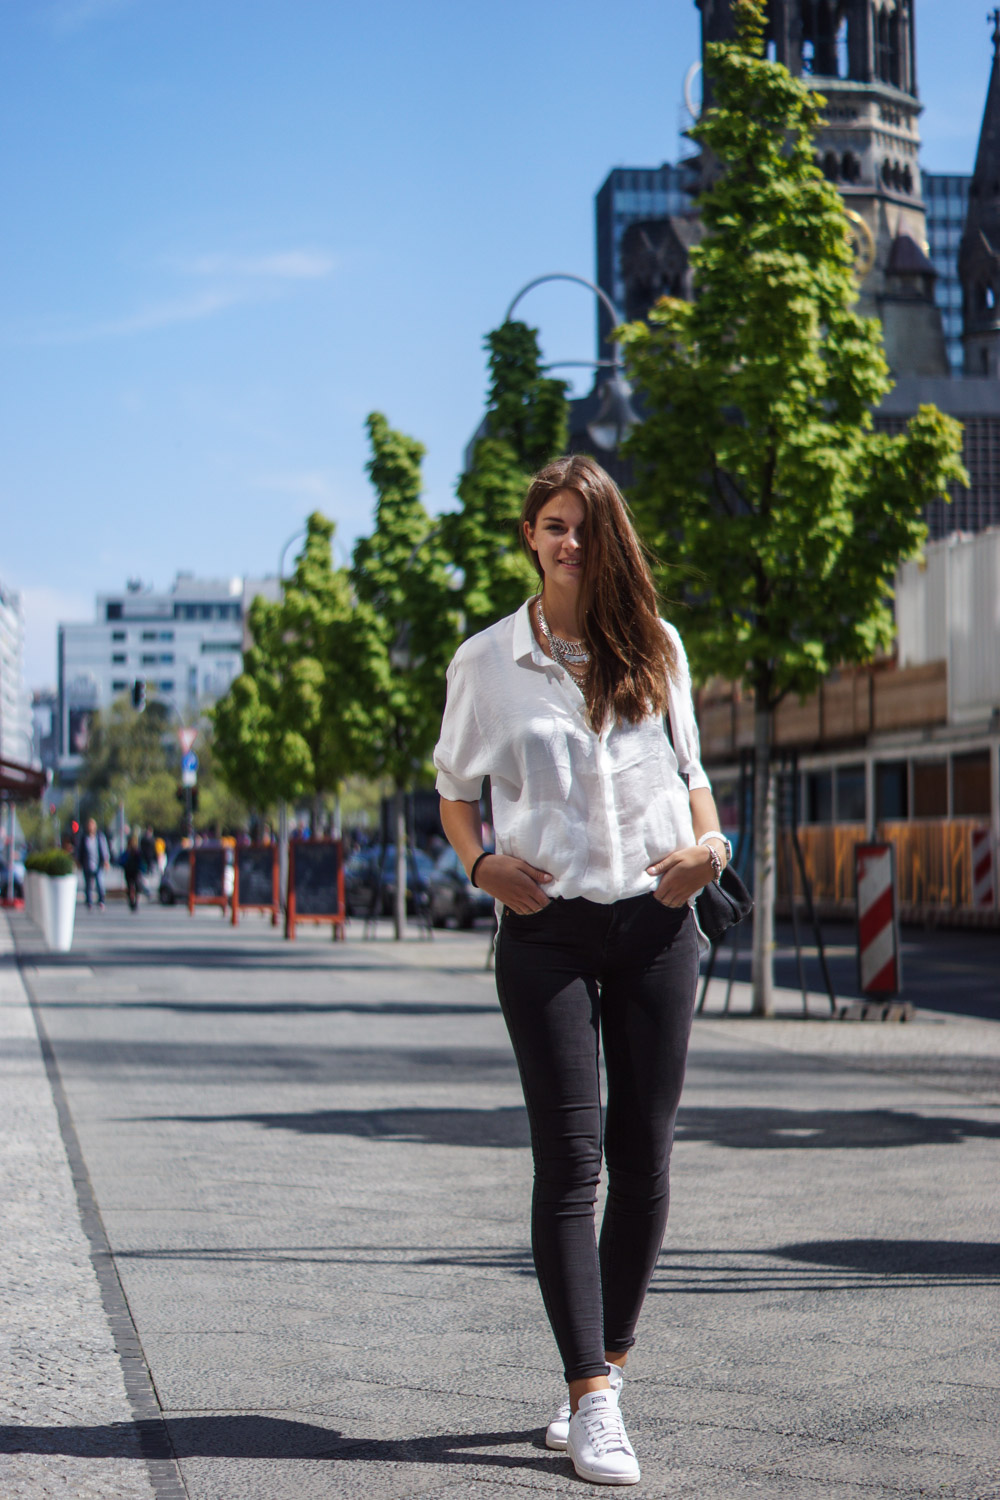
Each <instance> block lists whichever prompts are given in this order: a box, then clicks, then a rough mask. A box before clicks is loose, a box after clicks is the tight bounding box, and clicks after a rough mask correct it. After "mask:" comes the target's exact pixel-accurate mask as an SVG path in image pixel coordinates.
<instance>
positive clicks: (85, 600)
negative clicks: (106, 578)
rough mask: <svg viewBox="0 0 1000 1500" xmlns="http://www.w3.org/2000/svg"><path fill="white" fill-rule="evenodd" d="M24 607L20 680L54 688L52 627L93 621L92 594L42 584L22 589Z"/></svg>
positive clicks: (54, 646) (54, 629)
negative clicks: (71, 621) (22, 657)
mask: <svg viewBox="0 0 1000 1500" xmlns="http://www.w3.org/2000/svg"><path fill="white" fill-rule="evenodd" d="M20 593H21V602H22V604H23V606H24V681H25V685H26V686H27V688H28V690H29V692H30V690H31V689H32V688H41V687H55V685H56V626H57V625H60V624H62V623H63V622H64V621H69V620H92V619H93V618H94V599H93V595H89V594H83V593H80V592H78V591H76V590H72V589H54V588H50V587H48V586H47V585H45V584H42V585H39V586H38V587H36V588H32V587H28V588H22V589H21V591H20Z"/></svg>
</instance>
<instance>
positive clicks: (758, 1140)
mask: <svg viewBox="0 0 1000 1500" xmlns="http://www.w3.org/2000/svg"><path fill="white" fill-rule="evenodd" d="M378 1055H379V1054H376V1056H378ZM416 1060H417V1061H418V1062H419V1061H420V1060H421V1058H420V1054H417V1058H416ZM352 1076H354V1077H357V1076H358V1075H357V1073H356V1072H354V1073H353V1074H352ZM147 1118H149V1119H151V1120H153V1121H155V1122H160V1123H165V1122H167V1121H170V1122H176V1123H179V1124H191V1125H234V1124H235V1125H258V1126H260V1127H261V1128H262V1129H264V1130H290V1131H294V1132H295V1133H296V1134H298V1135H343V1136H354V1137H358V1138H361V1139H366V1140H375V1141H387V1142H400V1141H409V1142H413V1143H415V1144H419V1145H425V1146H500V1147H507V1148H515V1147H525V1146H528V1145H529V1144H530V1138H529V1134H528V1121H527V1116H526V1114H525V1112H524V1109H523V1107H522V1106H521V1105H507V1106H503V1107H500V1108H497V1109H434V1108H416V1109H314V1110H305V1111H302V1112H298V1113H284V1112H281V1113H278V1112H276V1113H273V1114H270V1113H267V1114H265V1113H260V1114H238V1115H159V1116H153V1117H147ZM677 1137H678V1139H679V1140H680V1141H681V1142H684V1141H710V1142H711V1143H712V1144H713V1145H716V1146H726V1147H732V1148H735V1149H739V1150H742V1151H777V1150H793V1151H806V1150H808V1151H857V1150H865V1149H868V1150H877V1149H884V1148H886V1147H892V1148H899V1147H904V1146H955V1145H960V1144H961V1142H962V1141H966V1140H973V1139H986V1140H1000V1123H995V1124H994V1123H989V1122H986V1121H983V1120H977V1119H974V1118H969V1119H966V1118H963V1117H962V1116H948V1115H927V1116H925V1115H918V1114H912V1113H907V1112H906V1111H903V1110H897V1111H893V1110H826V1109H824V1110H795V1109H753V1108H732V1109H705V1108H692V1109H683V1108H682V1110H681V1114H680V1116H679V1117H678V1121H677Z"/></svg>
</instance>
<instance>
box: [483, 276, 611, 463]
mask: <svg viewBox="0 0 1000 1500" xmlns="http://www.w3.org/2000/svg"><path fill="white" fill-rule="evenodd" d="M547 281H572V282H575V283H576V285H577V286H582V287H586V288H587V290H588V291H590V292H593V293H594V296H595V297H596V298H597V299H598V301H599V302H600V303H601V305H602V306H603V307H604V308H605V309H606V310H607V312H608V313H609V314H610V316H611V321H612V324H613V325H614V326H617V325H618V324H619V323H620V322H621V321H622V318H621V314H620V313H619V311H618V309H617V308H616V307H615V304H614V303H613V302H612V300H611V298H610V297H609V296H608V294H607V292H606V291H605V290H604V288H603V287H599V286H598V285H597V283H596V282H595V281H588V280H587V278H586V277H585V276H575V275H573V274H572V273H571V272H569V271H549V272H547V273H546V275H544V276H536V277H535V279H534V281H529V282H528V283H527V285H526V286H523V287H522V288H521V290H520V291H519V292H518V293H517V295H516V297H515V298H514V300H513V301H512V302H511V304H510V306H509V307H508V309H507V311H506V313H505V315H504V322H505V323H509V322H510V320H511V315H512V314H513V312H514V309H515V308H516V307H517V304H518V303H519V302H520V300H521V298H522V297H525V296H527V294H528V292H530V291H533V290H534V288H535V287H536V286H542V285H543V284H544V283H545V282H547ZM571 365H579V366H580V367H582V368H584V369H589V370H610V372H611V373H610V374H609V376H608V377H607V379H606V380H604V381H603V382H602V383H601V387H600V396H601V399H600V405H599V406H598V409H597V413H596V415H595V416H594V418H593V420H592V421H590V422H588V423H587V432H588V433H589V434H590V436H591V438H592V439H593V441H594V442H595V443H596V445H597V447H598V448H603V449H605V450H606V451H610V450H611V449H614V448H617V446H618V444H619V443H620V442H621V441H622V439H623V438H625V437H627V435H628V432H629V429H630V428H632V427H634V426H635V425H636V423H637V422H638V420H639V419H638V417H637V416H636V414H635V411H634V410H633V408H632V401H631V396H632V387H631V386H630V385H629V383H628V381H627V380H626V378H625V367H624V364H623V363H622V356H621V350H620V349H619V348H618V345H617V344H616V345H615V346H614V353H613V355H612V357H611V358H610V359H557V360H553V362H552V363H551V364H549V365H547V366H546V369H550V370H551V369H556V368H560V369H561V368H568V367H569V366H571Z"/></svg>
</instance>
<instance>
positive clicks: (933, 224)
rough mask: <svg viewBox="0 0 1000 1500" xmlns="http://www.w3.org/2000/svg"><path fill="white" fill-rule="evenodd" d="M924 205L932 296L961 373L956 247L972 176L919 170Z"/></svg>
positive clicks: (956, 370) (953, 366) (953, 368)
mask: <svg viewBox="0 0 1000 1500" xmlns="http://www.w3.org/2000/svg"><path fill="white" fill-rule="evenodd" d="M921 178H922V182H923V189H924V202H925V203H926V205H927V248H928V254H929V255H930V258H931V260H932V262H933V263H934V269H935V270H936V271H937V273H938V274H937V282H936V283H935V287H934V299H935V301H936V302H937V305H938V307H939V308H940V309H941V321H942V322H943V323H944V337H945V343H946V344H947V346H948V359H949V361H950V363H951V372H952V374H953V375H961V374H962V369H963V354H962V284H961V282H960V281H959V279H958V247H959V245H960V244H961V240H962V233H963V231H964V229H965V215H966V212H967V211H968V207H969V184H970V182H971V181H972V177H971V175H970V174H968V173H961V172H922V173H921Z"/></svg>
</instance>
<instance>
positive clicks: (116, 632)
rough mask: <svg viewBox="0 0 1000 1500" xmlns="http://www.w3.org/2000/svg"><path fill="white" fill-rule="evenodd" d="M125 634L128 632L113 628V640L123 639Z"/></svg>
mask: <svg viewBox="0 0 1000 1500" xmlns="http://www.w3.org/2000/svg"><path fill="white" fill-rule="evenodd" d="M125 635H126V632H125V631H124V630H112V632H111V639H112V640H113V641H123V640H124V639H125Z"/></svg>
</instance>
